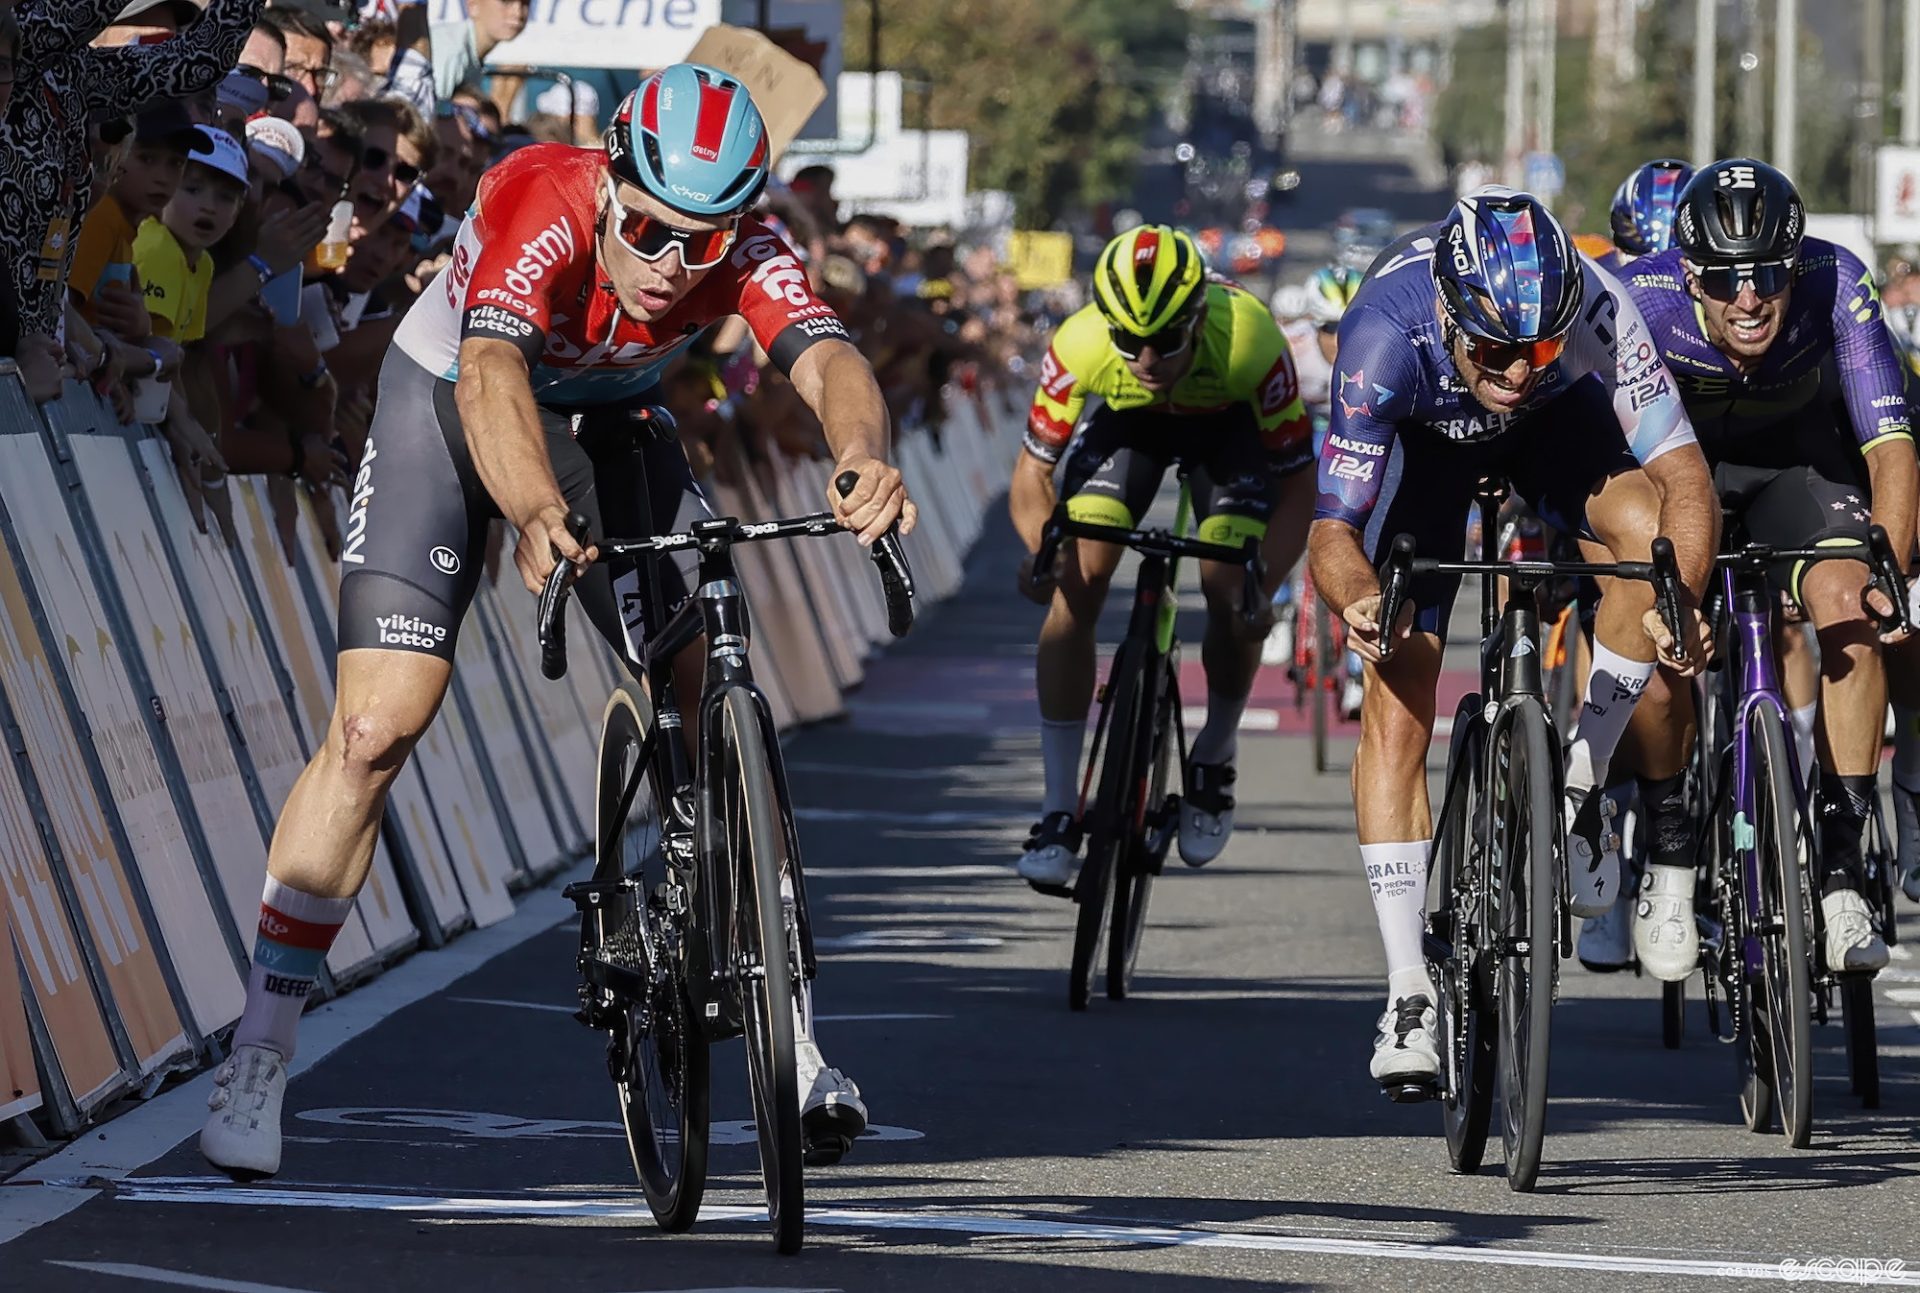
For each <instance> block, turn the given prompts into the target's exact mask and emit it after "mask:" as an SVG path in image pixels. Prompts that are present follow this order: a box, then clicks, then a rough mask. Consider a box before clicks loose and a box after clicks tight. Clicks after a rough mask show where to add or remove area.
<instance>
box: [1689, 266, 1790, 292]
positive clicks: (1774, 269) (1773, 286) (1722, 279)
mask: <svg viewBox="0 0 1920 1293" xmlns="http://www.w3.org/2000/svg"><path fill="white" fill-rule="evenodd" d="M1687 270H1688V272H1689V273H1691V274H1692V275H1693V277H1694V278H1695V280H1697V281H1698V282H1699V284H1700V290H1701V291H1702V292H1704V293H1706V294H1707V295H1708V296H1710V297H1712V298H1713V299H1714V300H1716V301H1732V300H1736V299H1738V297H1739V296H1740V290H1741V288H1743V287H1746V286H1749V285H1750V286H1752V288H1753V294H1754V295H1755V296H1757V297H1759V298H1760V299H1761V300H1763V301H1764V300H1766V299H1767V298H1768V297H1770V296H1778V295H1780V293H1782V292H1784V291H1786V290H1787V287H1788V286H1789V285H1790V284H1791V283H1792V282H1793V266H1792V265H1790V264H1788V263H1787V262H1785V261H1779V260H1771V261H1763V262H1761V263H1759V264H1748V265H1693V264H1689V265H1688V266H1687Z"/></svg>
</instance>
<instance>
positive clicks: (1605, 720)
mask: <svg viewBox="0 0 1920 1293" xmlns="http://www.w3.org/2000/svg"><path fill="white" fill-rule="evenodd" d="M1651 677H1653V661H1651V660H1629V659H1627V657H1625V656H1623V655H1621V654H1620V653H1619V652H1617V651H1612V650H1609V649H1608V648H1607V647H1606V645H1605V644H1604V643H1600V642H1595V643H1594V644H1593V672H1592V673H1589V674H1588V675H1587V693H1586V696H1585V698H1584V700H1583V703H1582V704H1581V706H1580V734H1579V735H1578V736H1576V737H1574V738H1573V743H1572V744H1571V745H1569V746H1568V747H1567V789H1568V790H1592V789H1593V788H1594V787H1595V786H1597V785H1601V784H1603V783H1604V782H1605V781H1606V779H1607V764H1608V763H1610V762H1611V761H1612V760H1613V751H1614V749H1615V747H1616V746H1618V745H1619V744H1620V737H1621V735H1622V734H1623V733H1624V732H1625V731H1626V730H1627V720H1628V719H1630V718H1632V717H1633V707H1634V706H1635V705H1638V704H1639V703H1640V695H1641V693H1642V692H1644V691H1646V689H1647V680H1648V679H1649V678H1651Z"/></svg>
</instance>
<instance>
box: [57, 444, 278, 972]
mask: <svg viewBox="0 0 1920 1293" xmlns="http://www.w3.org/2000/svg"><path fill="white" fill-rule="evenodd" d="M69 447H70V450H71V452H72V454H73V466H74V470H75V471H76V472H77V473H78V474H79V477H80V492H81V495H82V499H83V503H84V506H85V507H86V508H87V510H88V513H89V514H90V516H91V519H92V522H93V525H94V527H95V530H96V532H97V533H98V535H99V538H100V544H101V547H102V549H103V550H104V551H105V553H106V557H107V561H108V563H109V566H110V569H111V577H112V580H113V583H114V584H116V585H117V586H118V590H119V595H120V598H121V600H122V602H123V603H124V605H125V607H126V613H127V620H128V623H129V624H130V626H131V627H132V630H133V635H134V640H133V641H132V642H129V643H126V644H125V647H126V649H129V650H135V651H138V652H139V653H140V656H141V658H142V659H143V660H144V662H145V665H146V673H147V677H148V678H149V680H150V681H151V682H152V684H153V689H154V699H155V700H156V701H157V702H158V704H159V706H160V707H161V709H162V711H163V713H164V722H165V725H166V730H167V733H168V735H169V736H170V738H171V740H172V744H173V749H174V753H175V754H176V755H177V756H178V758H179V761H180V770H181V772H182V773H184V774H185V777H186V782H187V790H188V793H189V794H190V795H191V796H192V800H193V811H194V814H195V815H196V816H198V818H199V819H200V827H201V831H202V833H203V834H204V836H205V838H206V841H207V849H208V854H209V856H210V857H211V858H212V860H213V864H214V869H215V871H216V872H217V873H218V875H219V878H220V885H221V888H222V890H223V891H224V893H223V896H224V898H225V900H226V903H227V910H228V912H229V913H230V915H231V918H232V921H233V928H234V931H235V932H236V933H241V932H242V931H245V930H248V929H250V928H252V927H253V926H254V925H255V924H257V923H258V921H259V916H260V886H261V883H262V881H263V880H264V878H265V876H266V869H267V863H266V840H265V839H264V838H263V836H262V834H261V830H260V822H259V819H258V818H257V817H256V816H255V814H254V811H253V805H252V803H251V801H250V800H249V799H248V796H247V788H246V785H245V783H244V782H243V781H242V780H241V777H240V765H239V763H238V762H236V761H235V758H234V753H233V746H232V743H231V741H230V739H229V737H228V735H227V723H226V718H225V716H224V715H222V714H221V713H220V708H219V699H218V697H217V695H216V694H215V692H214V689H213V683H212V681H211V680H210V679H209V678H208V677H207V673H206V669H205V667H204V666H203V664H202V662H201V658H200V649H199V644H198V641H197V639H196V637H195V635H194V632H193V628H192V625H191V624H189V623H188V620H187V610H186V607H185V606H184V605H183V604H182V603H181V601H180V590H179V589H178V588H176V587H175V586H174V581H173V572H172V571H171V570H169V569H168V566H167V558H166V552H165V549H164V548H163V546H162V544H163V543H164V540H162V538H161V537H160V534H159V531H158V528H157V527H156V526H155V524H154V519H153V512H152V510H151V509H150V508H149V507H148V506H147V501H146V498H145V496H144V494H143V492H142V490H141V488H140V480H139V477H138V476H136V475H135V474H134V465H133V458H132V456H131V455H130V454H129V453H128V451H127V450H128V446H127V443H126V442H125V441H124V440H122V439H120V438H119V437H118V436H96V435H75V436H72V437H71V439H70V441H69ZM207 950H208V951H210V949H207ZM203 954H205V952H204V951H203Z"/></svg>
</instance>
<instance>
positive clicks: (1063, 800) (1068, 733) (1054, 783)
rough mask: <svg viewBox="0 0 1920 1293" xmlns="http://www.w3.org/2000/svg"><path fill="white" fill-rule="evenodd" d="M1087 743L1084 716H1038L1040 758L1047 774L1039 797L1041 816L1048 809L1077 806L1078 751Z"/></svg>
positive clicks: (1063, 810) (1067, 810)
mask: <svg viewBox="0 0 1920 1293" xmlns="http://www.w3.org/2000/svg"><path fill="white" fill-rule="evenodd" d="M1086 743H1087V721H1086V720H1085V719H1083V718H1075V719H1068V720H1065V721H1059V722H1056V721H1055V720H1053V719H1051V718H1043V719H1041V720H1040V762H1041V764H1042V765H1043V766H1044V768H1045V769H1046V778H1047V785H1046V790H1045V792H1044V794H1043V795H1042V798H1041V801H1040V815H1041V816H1042V817H1045V816H1046V815H1047V814H1048V813H1071V812H1073V811H1074V810H1075V809H1076V808H1078V807H1079V804H1080V751H1081V749H1082V748H1083V747H1084V746H1085V745H1086Z"/></svg>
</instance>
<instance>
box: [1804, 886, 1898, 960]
mask: <svg viewBox="0 0 1920 1293" xmlns="http://www.w3.org/2000/svg"><path fill="white" fill-rule="evenodd" d="M1820 911H1821V913H1822V914H1823V915H1824V916H1825V917H1826V919H1827V946H1826V953H1827V969H1829V970H1831V971H1833V972H1834V973H1836V974H1841V973H1850V974H1857V973H1865V972H1870V971H1873V970H1882V969H1885V968H1886V965H1887V945H1886V943H1885V942H1883V941H1882V940H1881V938H1880V931H1879V930H1877V929H1875V928H1874V927H1873V912H1872V911H1871V910H1870V909H1869V908H1868V907H1867V900H1866V899H1865V898H1862V897H1861V896H1860V895H1859V894H1858V893H1855V892H1854V891H1853V890H1852V889H1838V890H1835V891H1834V892H1833V893H1830V894H1828V895H1827V896H1826V897H1824V898H1822V899H1821V900H1820Z"/></svg>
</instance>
